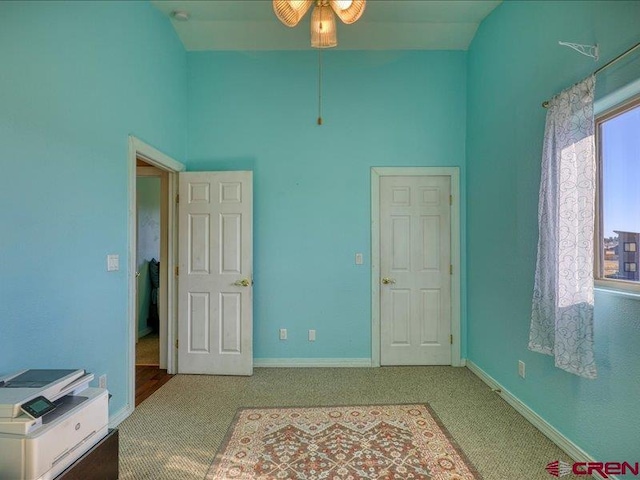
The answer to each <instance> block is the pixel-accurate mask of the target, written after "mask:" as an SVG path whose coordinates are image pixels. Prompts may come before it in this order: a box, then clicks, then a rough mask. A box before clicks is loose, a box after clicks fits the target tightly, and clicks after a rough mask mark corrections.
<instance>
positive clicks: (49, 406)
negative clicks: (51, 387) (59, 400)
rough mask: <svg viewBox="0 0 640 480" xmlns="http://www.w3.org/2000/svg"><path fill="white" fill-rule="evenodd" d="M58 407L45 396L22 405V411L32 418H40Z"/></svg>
mask: <svg viewBox="0 0 640 480" xmlns="http://www.w3.org/2000/svg"><path fill="white" fill-rule="evenodd" d="M55 408H56V406H55V405H54V404H53V403H51V402H50V401H49V400H47V399H46V398H45V397H43V396H39V397H36V398H34V399H32V400H29V401H28V402H25V403H23V404H22V405H20V409H21V410H22V411H23V412H24V413H26V414H27V415H29V416H30V417H31V418H40V417H42V416H43V415H45V414H46V413H49V412H50V411H51V410H54V409H55Z"/></svg>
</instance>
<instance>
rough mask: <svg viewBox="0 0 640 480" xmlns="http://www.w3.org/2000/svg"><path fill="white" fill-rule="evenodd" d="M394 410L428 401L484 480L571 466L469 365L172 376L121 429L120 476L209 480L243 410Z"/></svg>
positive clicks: (529, 478) (535, 478) (541, 474)
mask: <svg viewBox="0 0 640 480" xmlns="http://www.w3.org/2000/svg"><path fill="white" fill-rule="evenodd" d="M393 403H398V404H399V403H429V405H430V406H431V407H432V409H433V410H434V412H435V413H436V415H438V417H439V418H440V420H441V421H442V423H443V424H444V426H445V427H446V428H447V430H448V431H449V433H450V434H451V436H452V437H453V439H454V440H455V441H456V442H457V444H458V445H459V446H460V448H461V449H462V451H463V452H464V453H465V454H466V455H467V457H468V458H469V460H470V461H471V463H473V465H474V466H475V467H476V468H477V469H478V471H479V473H480V474H481V475H482V477H483V478H484V479H485V480H520V479H522V480H549V478H551V477H550V476H549V474H548V473H547V472H546V471H545V466H546V465H547V463H549V462H551V461H554V460H563V461H566V462H569V461H570V459H569V458H568V457H567V455H566V454H564V453H563V452H562V451H561V450H560V449H559V448H557V447H556V446H555V445H554V444H553V443H551V441H549V440H548V439H547V438H546V437H545V436H544V435H542V434H541V433H540V432H538V430H536V429H535V428H534V427H533V426H532V425H531V424H530V423H529V422H527V421H526V420H525V419H524V418H523V417H522V416H520V414H518V413H517V412H516V411H515V410H513V409H512V408H511V407H510V406H509V405H507V404H506V403H505V402H504V401H503V400H502V399H501V398H500V397H498V396H497V395H496V394H495V393H493V392H491V390H490V389H489V388H488V387H487V386H486V385H485V384H484V383H483V382H482V381H481V380H480V379H478V378H477V377H476V376H475V375H474V374H473V373H471V372H470V371H469V370H468V369H466V368H453V367H393V368H389V367H387V368H342V369H330V368H318V369H315V368H314V369H310V368H288V369H285V368H283V369H277V368H259V369H256V370H255V374H254V375H253V376H252V377H214V376H197V375H177V376H175V377H174V378H173V379H171V380H170V381H169V382H168V383H167V384H166V385H165V386H163V387H162V388H161V389H160V390H158V391H157V392H156V393H154V394H153V395H152V396H151V397H150V398H149V399H147V400H146V401H145V402H144V403H142V404H141V405H140V406H139V407H138V408H137V409H136V410H135V412H134V413H133V414H132V415H131V416H130V417H129V418H128V419H127V420H125V421H124V422H123V423H122V424H120V479H122V480H125V479H153V480H160V479H167V480H179V479H203V478H204V477H205V474H206V473H207V470H208V469H209V466H210V464H211V462H212V460H213V459H214V456H215V454H216V451H217V450H218V447H219V446H220V444H221V443H222V440H223V438H224V436H225V433H226V431H227V429H228V428H229V426H230V425H231V422H232V420H233V418H234V416H235V414H236V410H237V409H238V408H239V407H285V406H300V407H302V406H331V405H358V404H393ZM566 478H567V479H568V478H571V477H566Z"/></svg>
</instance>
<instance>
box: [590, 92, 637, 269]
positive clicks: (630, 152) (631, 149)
mask: <svg viewBox="0 0 640 480" xmlns="http://www.w3.org/2000/svg"><path fill="white" fill-rule="evenodd" d="M598 137H599V138H598V140H599V163H600V164H599V168H600V184H599V193H600V195H599V205H598V207H599V209H598V213H599V218H600V225H599V231H600V235H601V236H600V246H599V254H600V258H599V260H600V261H599V265H600V272H599V275H597V276H598V277H599V278H601V279H603V280H607V279H610V280H623V281H628V282H629V281H630V282H640V276H639V274H640V257H639V255H640V100H636V101H634V102H630V103H628V104H627V105H625V106H623V107H621V108H620V109H618V110H616V111H614V112H613V113H612V114H609V115H605V116H603V117H602V118H601V119H599V120H598Z"/></svg>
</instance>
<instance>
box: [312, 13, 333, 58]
mask: <svg viewBox="0 0 640 480" xmlns="http://www.w3.org/2000/svg"><path fill="white" fill-rule="evenodd" d="M337 45H338V38H337V35H336V18H335V16H334V15H333V10H332V9H331V7H329V6H328V5H316V6H315V8H314V9H313V12H312V14H311V46H312V47H313V48H331V47H335V46H337Z"/></svg>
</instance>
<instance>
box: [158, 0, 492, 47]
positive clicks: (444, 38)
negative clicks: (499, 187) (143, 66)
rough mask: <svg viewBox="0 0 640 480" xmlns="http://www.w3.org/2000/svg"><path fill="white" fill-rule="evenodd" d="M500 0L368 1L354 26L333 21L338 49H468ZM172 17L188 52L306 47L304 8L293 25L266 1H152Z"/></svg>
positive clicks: (307, 44) (307, 32)
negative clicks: (180, 16) (182, 15)
mask: <svg viewBox="0 0 640 480" xmlns="http://www.w3.org/2000/svg"><path fill="white" fill-rule="evenodd" d="M501 1H502V0H448V1H436V0H433V1H432V0H369V1H368V2H367V7H366V10H365V12H364V14H363V16H362V18H360V20H358V21H357V22H356V23H355V24H352V25H344V24H342V23H341V22H340V21H339V20H337V23H338V48H339V49H341V50H399V49H409V50H412V49H415V50H467V48H469V44H470V43H471V40H473V36H474V35H475V33H476V30H477V29H478V25H479V24H480V22H482V20H483V19H484V18H485V17H486V16H487V15H488V14H489V13H491V11H492V10H493V9H494V8H496V7H497V6H498V5H499V4H500V3H501ZM151 3H153V5H155V6H156V7H157V8H158V9H159V10H160V11H162V12H163V13H165V14H166V15H167V16H169V17H171V12H172V11H174V10H182V11H186V12H188V13H189V15H190V19H189V20H188V21H187V22H180V21H177V20H174V19H173V18H172V20H171V21H172V23H173V27H174V28H175V30H176V32H178V36H179V37H180V39H181V40H182V43H183V45H184V47H185V48H186V49H187V50H190V51H193V50H307V49H309V48H311V47H310V44H309V17H310V16H311V13H310V12H308V13H307V14H306V15H305V18H303V19H302V20H301V21H300V23H299V24H298V25H297V26H296V27H294V28H288V27H286V26H284V25H283V24H281V23H280V21H279V20H278V19H277V18H276V16H275V14H274V13H273V8H272V2H271V0H208V1H203V0H195V1H194V0H154V1H152V2H151Z"/></svg>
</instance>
